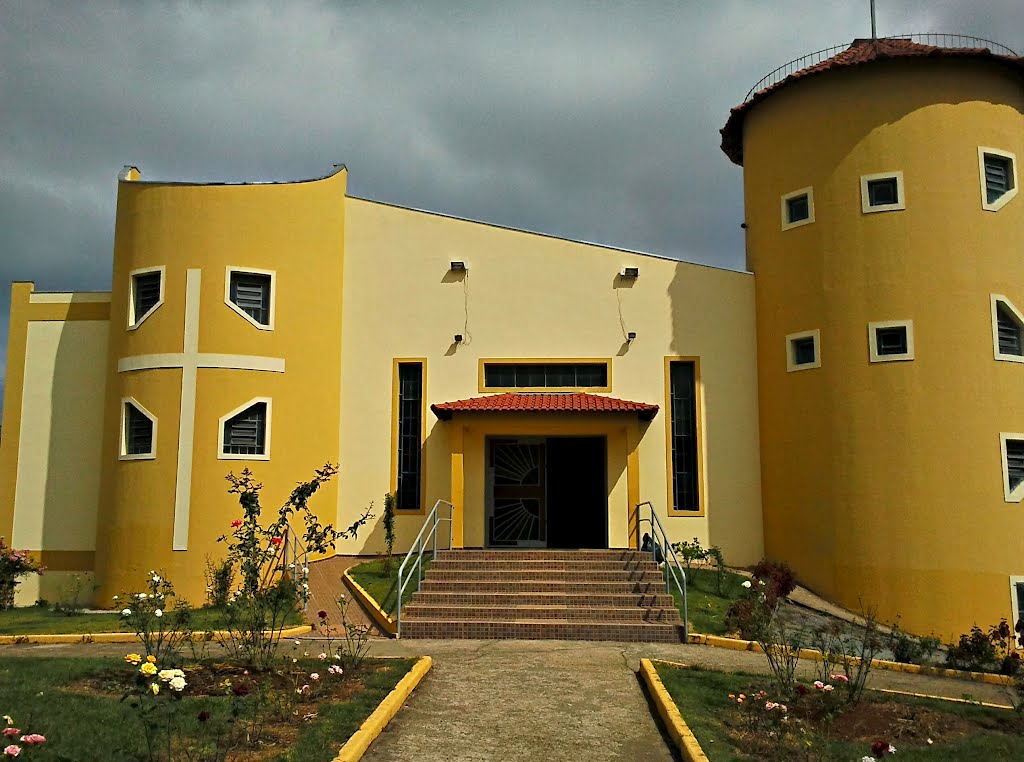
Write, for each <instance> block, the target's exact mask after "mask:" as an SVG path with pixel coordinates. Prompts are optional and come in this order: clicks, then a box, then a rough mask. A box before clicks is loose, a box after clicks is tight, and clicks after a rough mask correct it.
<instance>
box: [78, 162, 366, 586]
mask: <svg viewBox="0 0 1024 762" xmlns="http://www.w3.org/2000/svg"><path fill="white" fill-rule="evenodd" d="M345 182H346V173H345V171H344V170H342V171H339V172H337V173H335V174H333V175H331V176H329V177H327V178H324V179H320V180H313V181H307V182H296V183H280V184H256V185H189V184H168V183H144V182H139V181H137V180H131V179H129V180H127V181H122V182H121V183H120V184H119V187H118V209H117V221H116V228H115V238H114V274H113V299H112V305H111V314H112V316H113V317H112V320H111V329H110V355H111V360H110V368H111V371H110V375H109V377H108V384H107V386H108V392H107V397H106V403H105V411H106V429H105V435H104V450H103V451H104V464H103V480H102V485H103V486H102V506H103V508H102V514H101V524H102V526H104V527H107V528H108V531H105V532H102V533H101V534H100V541H99V543H98V546H97V557H98V568H97V576H98V581H99V583H100V585H101V589H100V591H99V600H100V601H101V602H104V601H109V600H110V596H112V595H115V594H118V593H120V592H122V591H125V590H129V589H137V588H138V587H139V586H140V585H141V584H142V580H143V576H144V574H145V573H146V572H147V571H148V570H149V569H162V570H163V571H164V572H165V573H166V574H167V576H168V577H169V578H170V579H171V580H172V581H173V582H174V583H175V585H176V587H177V589H178V592H179V594H180V595H184V596H186V597H188V598H189V599H190V600H191V601H192V602H193V603H201V602H202V601H203V600H204V598H205V593H204V590H205V582H204V579H203V569H204V557H205V556H206V555H207V554H210V555H212V556H213V557H214V558H219V557H222V556H223V554H224V552H225V548H224V546H223V545H218V544H217V543H216V538H217V537H218V536H220V535H222V534H224V533H226V532H227V531H228V530H229V524H230V522H231V520H232V519H234V518H237V517H238V516H240V509H239V507H238V503H237V498H234V497H233V496H231V495H228V493H227V487H228V484H227V482H226V481H225V479H224V477H225V475H226V474H227V473H228V472H229V471H234V472H235V473H238V472H240V471H241V470H242V469H243V468H245V467H247V466H248V467H249V468H251V470H252V471H253V472H254V474H255V476H256V478H257V480H259V481H261V482H262V483H263V484H264V489H263V493H262V495H263V501H262V502H263V505H264V508H265V509H266V510H268V511H270V513H271V516H276V509H277V508H278V507H279V506H280V505H281V504H282V503H283V502H284V500H285V499H286V497H287V496H288V494H289V493H290V491H291V489H292V488H293V487H294V485H295V483H296V482H298V481H304V480H306V479H308V478H310V477H312V475H313V470H314V469H315V468H317V467H319V466H321V465H323V464H324V463H325V462H327V461H331V462H337V461H338V449H337V447H338V445H337V442H338V433H337V432H338V415H339V409H338V407H339V388H338V387H339V379H340V363H341V356H340V346H341V293H342V275H343V259H344V226H345V223H344V219H345V204H344V196H345ZM158 265H163V266H165V267H166V276H165V277H166V289H165V297H164V299H165V301H164V304H163V305H162V306H161V307H159V308H158V309H157V310H156V312H154V313H153V314H152V315H151V316H149V317H148V318H147V319H146V320H145V321H144V322H143V323H142V324H141V325H140V326H139V327H138V328H137V329H136V330H134V331H129V330H127V327H126V326H127V310H128V294H129V288H128V287H129V273H130V271H131V270H133V269H137V268H142V267H150V266H158ZM229 265H231V266H237V267H241V268H256V269H263V270H273V271H275V272H276V284H275V289H276V293H275V302H276V306H275V310H276V312H275V326H274V330H272V331H267V330H260V329H258V328H256V327H255V326H253V325H252V324H251V323H250V322H248V321H247V320H246V319H245V318H243V317H241V316H240V315H239V314H238V313H236V312H235V311H234V310H233V309H232V308H231V307H229V306H228V305H227V304H225V301H224V294H225V278H226V274H225V268H226V267H227V266H229ZM189 269H200V270H201V287H200V301H199V304H200V309H199V326H198V349H199V352H200V353H205V354H236V355H252V356H260V357H272V358H281V359H284V361H285V371H284V373H272V372H264V371H253V370H234V369H220V368H216V369H215V368H202V367H200V368H199V369H198V371H197V382H196V397H195V399H196V403H195V416H194V427H192V426H189V425H188V421H187V419H186V426H185V431H184V436H185V437H187V438H188V437H190V438H191V441H192V442H193V448H194V449H193V454H192V458H191V464H190V465H191V494H190V503H191V507H190V520H189V532H188V550H187V551H173V550H172V534H171V533H172V527H173V516H174V487H175V483H176V471H177V464H176V461H177V454H178V441H179V419H180V417H181V416H180V410H181V407H180V405H181V389H182V378H183V375H184V374H183V372H182V371H181V370H180V369H172V368H159V369H150V370H139V371H132V372H126V373H119V372H117V370H116V366H117V362H118V360H120V359H122V358H125V357H130V356H138V355H148V354H154V353H174V352H181V351H182V347H183V340H184V330H185V322H186V314H185V301H186V279H187V270H189ZM124 396H134V397H135V398H136V399H137V400H138V401H139V402H140V403H141V404H142V405H143V406H145V407H146V408H147V409H149V410H150V411H151V412H152V413H154V414H155V415H156V416H157V417H158V420H159V423H158V450H157V458H156V459H155V460H136V461H120V460H119V459H118V457H117V452H118V436H119V414H118V411H119V405H120V400H121V398H122V397H124ZM253 397H271V398H272V400H273V402H272V420H271V451H270V454H271V458H270V460H269V461H261V460H251V461H249V460H221V459H218V458H217V456H216V453H217V445H218V439H217V438H218V436H219V425H218V420H219V418H220V417H221V416H223V415H225V414H227V413H229V412H231V411H232V410H234V409H236V408H238V407H239V406H241V405H243V404H244V403H246V402H248V401H249V400H250V399H251V398H253ZM336 504H337V484H336V483H333V484H329V485H328V486H327V487H326V488H325V489H323V490H322V491H321V492H320V493H319V494H318V495H317V496H316V497H315V498H314V500H313V501H312V503H311V505H312V507H313V508H314V509H315V510H317V511H318V515H319V517H320V519H321V521H323V522H324V523H328V522H330V521H331V520H333V518H334V514H335V506H336Z"/></svg>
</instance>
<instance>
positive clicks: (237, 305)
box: [224, 266, 277, 331]
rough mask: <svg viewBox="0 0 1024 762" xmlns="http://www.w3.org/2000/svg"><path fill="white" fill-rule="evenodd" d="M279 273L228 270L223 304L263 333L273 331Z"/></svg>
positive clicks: (244, 269)
mask: <svg viewBox="0 0 1024 762" xmlns="http://www.w3.org/2000/svg"><path fill="white" fill-rule="evenodd" d="M276 281H277V273H276V272H275V271H273V270H256V269H251V268H250V269H246V268H241V267H230V266H229V267H228V268H227V271H226V274H225V281H224V287H225V289H224V290H225V293H224V303H225V304H227V305H228V306H229V307H230V308H231V309H232V310H234V311H235V312H237V313H238V314H239V315H241V316H242V317H243V318H245V319H246V320H248V321H249V322H250V323H252V324H253V325H254V326H255V327H256V328H259V329H260V330H264V331H267V330H273V328H274V298H275V293H274V292H275V287H276V285H277V284H276Z"/></svg>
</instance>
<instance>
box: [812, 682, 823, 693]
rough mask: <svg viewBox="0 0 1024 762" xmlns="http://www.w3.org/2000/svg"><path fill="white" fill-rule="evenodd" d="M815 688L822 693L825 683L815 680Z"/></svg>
mask: <svg viewBox="0 0 1024 762" xmlns="http://www.w3.org/2000/svg"><path fill="white" fill-rule="evenodd" d="M814 687H815V688H817V689H818V690H819V691H820V690H821V689H822V688H824V687H825V683H823V682H821V680H815V681H814Z"/></svg>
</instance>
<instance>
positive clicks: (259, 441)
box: [220, 398, 270, 460]
mask: <svg viewBox="0 0 1024 762" xmlns="http://www.w3.org/2000/svg"><path fill="white" fill-rule="evenodd" d="M220 437H221V440H220V442H221V444H220V457H221V458H226V459H231V460H268V459H269V457H270V400H269V399H267V398H261V399H255V400H250V401H249V402H247V403H246V404H245V405H243V406H242V407H240V408H236V409H235V410H232V411H231V412H230V413H228V414H227V415H225V416H223V417H221V419H220Z"/></svg>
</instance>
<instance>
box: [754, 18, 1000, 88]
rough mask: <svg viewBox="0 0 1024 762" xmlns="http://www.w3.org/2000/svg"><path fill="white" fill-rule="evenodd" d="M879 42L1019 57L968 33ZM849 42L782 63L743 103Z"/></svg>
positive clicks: (894, 37) (915, 35) (916, 35)
mask: <svg viewBox="0 0 1024 762" xmlns="http://www.w3.org/2000/svg"><path fill="white" fill-rule="evenodd" d="M879 40H910V41H911V42H917V43H920V44H922V45H934V46H935V47H937V48H950V49H967V48H977V49H988V51H989V52H990V53H993V54H995V55H1003V56H1016V55H1017V53H1016V51H1014V50H1012V49H1011V48H1008V47H1006V45H1001V44H1000V43H998V42H993V41H992V40H986V39H985V38H984V37H972V36H970V35H967V34H951V33H945V32H913V33H911V34H893V35H887V36H885V37H880V38H879ZM849 47H850V43H844V44H841V45H833V46H832V47H830V48H822V49H821V50H816V51H814V52H813V53H807V54H806V55H802V56H800V57H799V58H794V59H793V60H792V61H788V62H787V63H784V64H782V66H780V67H779V68H777V69H774V70H772V71H770V72H768V73H767V74H765V75H764V76H763V77H761V79H759V80H758V81H757V83H756V84H755V85H754V86H753V87H752V88H750V90H749V91H748V92H747V95H746V97H745V98H744V99H743V102H744V103H746V102H747V101H749V100H750V99H751V98H752V97H753V96H754V94H755V93H759V92H761V91H762V90H764V89H766V88H769V87H771V86H772V85H776V84H778V83H779V82H781V81H782V80H784V79H785V78H786V77H788V76H789V75H790V74H793V73H794V72H798V71H800V70H801V69H806V68H807V67H809V66H814V65H815V64H819V63H821V62H822V61H824V60H826V59H828V58H831V57H832V56H834V55H836V54H837V53H841V52H842V51H844V50H848V49H849Z"/></svg>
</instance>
